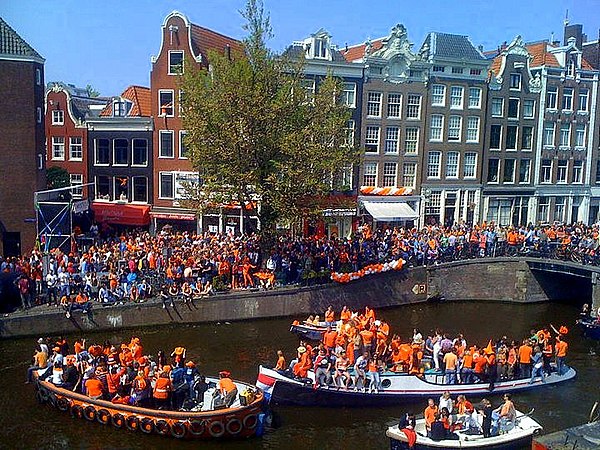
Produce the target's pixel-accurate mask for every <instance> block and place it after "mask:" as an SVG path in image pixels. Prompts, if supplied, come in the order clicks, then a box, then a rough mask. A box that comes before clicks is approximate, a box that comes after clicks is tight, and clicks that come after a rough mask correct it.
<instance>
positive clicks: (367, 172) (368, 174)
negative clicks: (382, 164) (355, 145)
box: [362, 161, 379, 186]
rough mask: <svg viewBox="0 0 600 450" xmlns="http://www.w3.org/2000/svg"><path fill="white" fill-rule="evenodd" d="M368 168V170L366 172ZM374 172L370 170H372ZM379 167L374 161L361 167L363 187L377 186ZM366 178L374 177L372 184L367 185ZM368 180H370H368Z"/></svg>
mask: <svg viewBox="0 0 600 450" xmlns="http://www.w3.org/2000/svg"><path fill="white" fill-rule="evenodd" d="M367 168H369V170H367ZM373 168H374V170H371V169H373ZM378 169H379V165H378V164H377V163H376V162H374V161H367V162H365V165H364V166H363V180H362V181H363V186H377V172H379V170H378ZM367 177H374V178H373V183H367V181H366V180H367ZM369 179H370V178H369Z"/></svg>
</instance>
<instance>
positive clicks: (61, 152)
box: [52, 136, 65, 160]
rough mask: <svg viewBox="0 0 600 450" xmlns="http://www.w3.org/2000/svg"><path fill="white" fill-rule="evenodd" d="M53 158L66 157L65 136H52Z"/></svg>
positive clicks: (61, 158) (62, 158) (60, 158)
mask: <svg viewBox="0 0 600 450" xmlns="http://www.w3.org/2000/svg"><path fill="white" fill-rule="evenodd" d="M52 159H55V160H64V159H65V138H64V136H53V137H52Z"/></svg>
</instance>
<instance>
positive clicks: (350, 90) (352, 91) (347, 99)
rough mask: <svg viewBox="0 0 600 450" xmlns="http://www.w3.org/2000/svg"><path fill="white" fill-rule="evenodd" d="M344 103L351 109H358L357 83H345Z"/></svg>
mask: <svg viewBox="0 0 600 450" xmlns="http://www.w3.org/2000/svg"><path fill="white" fill-rule="evenodd" d="M342 103H343V104H344V105H346V106H347V107H349V108H355V107H356V83H344V90H343V91H342Z"/></svg>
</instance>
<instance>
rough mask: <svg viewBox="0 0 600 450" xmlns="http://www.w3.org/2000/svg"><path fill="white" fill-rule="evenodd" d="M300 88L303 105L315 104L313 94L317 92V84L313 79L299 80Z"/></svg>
mask: <svg viewBox="0 0 600 450" xmlns="http://www.w3.org/2000/svg"><path fill="white" fill-rule="evenodd" d="M300 86H301V87H302V91H303V92H304V102H303V103H304V104H305V105H314V104H315V93H316V92H317V83H316V80H315V79H314V78H303V79H302V80H300Z"/></svg>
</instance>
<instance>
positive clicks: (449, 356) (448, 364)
mask: <svg viewBox="0 0 600 450" xmlns="http://www.w3.org/2000/svg"><path fill="white" fill-rule="evenodd" d="M457 364H458V357H457V356H456V350H455V349H452V350H451V351H449V352H448V353H446V354H445V355H444V366H445V371H446V384H456V366H457Z"/></svg>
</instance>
